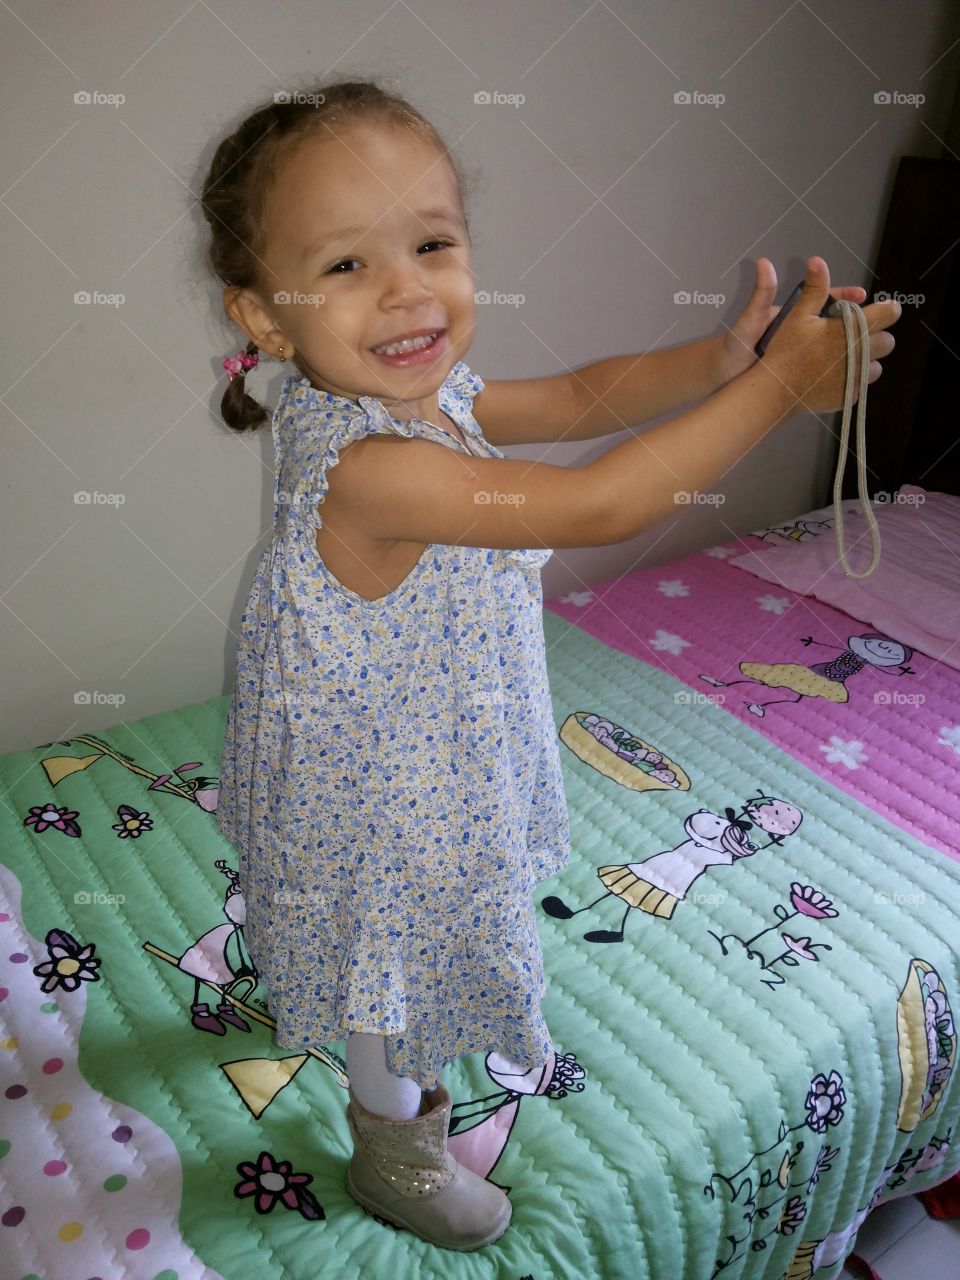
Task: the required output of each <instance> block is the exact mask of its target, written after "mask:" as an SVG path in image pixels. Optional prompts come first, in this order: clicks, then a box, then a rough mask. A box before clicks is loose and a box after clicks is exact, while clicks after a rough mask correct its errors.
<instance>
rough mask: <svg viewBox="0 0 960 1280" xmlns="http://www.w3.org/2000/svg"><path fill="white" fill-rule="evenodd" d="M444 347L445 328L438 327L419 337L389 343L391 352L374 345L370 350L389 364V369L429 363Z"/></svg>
mask: <svg viewBox="0 0 960 1280" xmlns="http://www.w3.org/2000/svg"><path fill="white" fill-rule="evenodd" d="M446 348H447V333H446V330H445V329H438V330H436V331H435V332H434V333H432V334H424V335H423V336H422V337H419V338H413V339H412V340H408V341H405V342H400V343H390V344H389V349H390V351H392V352H393V354H387V352H386V351H383V350H381V349H378V348H376V347H374V348H372V350H373V354H374V355H375V356H376V357H377V359H378V360H380V361H381V362H382V363H383V364H385V365H389V367H390V368H391V369H406V368H408V367H410V366H412V365H421V364H429V363H430V362H431V361H432V360H436V359H437V358H438V357H439V356H442V355H443V353H444V352H445V351H446Z"/></svg>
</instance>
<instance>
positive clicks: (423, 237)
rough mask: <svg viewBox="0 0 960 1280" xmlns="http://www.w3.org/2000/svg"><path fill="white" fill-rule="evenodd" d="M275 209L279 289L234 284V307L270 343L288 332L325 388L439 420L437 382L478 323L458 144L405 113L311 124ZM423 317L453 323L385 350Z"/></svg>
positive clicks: (302, 363)
mask: <svg viewBox="0 0 960 1280" xmlns="http://www.w3.org/2000/svg"><path fill="white" fill-rule="evenodd" d="M265 217H266V225H267V235H266V244H265V247H264V251H263V254H262V257H263V259H264V262H265V263H266V267H267V269H268V270H267V272H266V273H265V274H266V277H267V279H268V280H269V281H270V286H271V290H272V292H271V293H269V294H268V295H266V296H265V297H264V296H263V295H259V294H253V293H251V291H249V290H242V291H238V290H226V291H225V293H224V299H225V304H226V305H227V309H228V311H230V314H231V315H233V317H234V319H237V321H238V323H241V321H242V323H241V327H242V328H244V329H245V330H246V332H247V333H248V334H250V336H251V337H253V338H254V340H255V341H260V342H261V344H262V345H263V346H264V347H266V348H267V349H269V350H270V351H277V350H278V349H279V347H280V346H281V345H282V346H283V348H284V355H285V356H286V357H288V358H289V355H290V352H291V348H292V349H293V351H294V352H295V354H296V363H297V365H298V366H299V367H300V369H301V370H302V371H303V372H304V373H305V374H306V375H307V377H308V378H309V379H310V381H311V383H312V384H313V385H314V386H315V387H317V388H318V390H321V391H331V392H333V393H334V394H335V395H340V396H346V397H348V398H349V399H357V398H358V397H359V396H361V395H367V396H372V397H375V398H376V399H378V400H380V401H382V403H383V405H384V408H385V409H386V410H387V412H388V413H389V414H390V415H391V416H392V417H395V418H399V419H401V420H402V421H407V420H409V419H410V418H413V417H417V418H425V419H427V420H428V421H429V420H433V421H436V414H437V412H438V405H437V395H436V393H437V390H438V388H439V387H440V385H441V384H442V383H443V381H444V380H445V378H446V377H447V375H448V374H449V372H450V370H451V369H452V368H453V366H454V365H455V364H456V363H457V361H458V360H461V359H462V358H463V356H464V354H465V353H466V351H467V350H468V348H469V347H470V344H471V343H472V341H473V335H474V329H475V327H476V305H475V302H474V276H473V271H472V269H471V263H470V248H469V236H468V231H467V227H466V223H465V220H464V213H463V206H462V202H461V199H460V194H459V190H458V187H457V180H456V176H455V174H454V172H453V169H452V167H451V165H450V163H449V162H448V161H447V159H446V158H445V156H444V155H443V154H442V153H441V152H439V151H438V150H437V149H436V147H435V146H433V145H431V144H430V143H428V142H426V141H422V140H420V139H419V138H417V137H416V136H415V135H414V134H413V133H411V132H410V131H409V130H407V129H404V128H401V127H397V126H388V125H376V126H371V125H352V126H349V127H347V128H343V129H341V130H340V131H339V132H338V133H337V134H336V135H325V136H323V137H316V138H312V139H310V140H308V141H304V142H303V143H302V144H301V145H300V146H298V147H296V148H295V149H294V150H293V151H292V152H291V153H290V154H289V155H288V156H287V157H286V158H285V160H284V161H283V162H282V164H281V166H280V169H279V172H278V173H277V175H276V181H275V184H274V186H273V187H272V189H271V191H270V192H269V194H268V197H267V203H266V211H265ZM228 295H230V297H231V299H233V301H234V309H231V306H230V303H229V301H228ZM241 295H243V296H242V297H241ZM283 295H288V296H289V301H284V300H283ZM237 304H239V305H237ZM272 322H275V325H274V327H271V325H272ZM248 325H250V326H251V327H248ZM422 330H427V331H428V332H431V333H433V332H436V331H440V336H439V338H438V339H437V340H436V341H435V342H434V344H433V345H432V346H431V347H430V348H429V350H426V351H423V352H420V353H417V354H413V355H401V356H400V357H397V358H394V359H393V360H390V359H389V358H387V359H385V358H383V357H382V356H381V355H378V354H377V353H376V352H375V351H374V350H373V348H375V347H378V346H383V345H384V344H387V343H390V342H392V341H395V340H397V339H398V338H401V337H403V336H404V335H406V334H410V333H417V332H419V331H422ZM257 333H259V334H260V337H259V338H257V337H256V336H255V335H256V334H257Z"/></svg>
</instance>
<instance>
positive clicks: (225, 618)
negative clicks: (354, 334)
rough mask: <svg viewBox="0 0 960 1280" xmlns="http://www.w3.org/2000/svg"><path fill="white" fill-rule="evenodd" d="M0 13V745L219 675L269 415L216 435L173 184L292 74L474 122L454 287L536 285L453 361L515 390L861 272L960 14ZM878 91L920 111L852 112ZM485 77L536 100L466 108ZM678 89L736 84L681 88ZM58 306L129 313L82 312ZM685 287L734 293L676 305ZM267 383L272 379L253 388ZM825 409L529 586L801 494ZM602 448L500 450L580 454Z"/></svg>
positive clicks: (253, 540) (225, 342) (452, 120)
mask: <svg viewBox="0 0 960 1280" xmlns="http://www.w3.org/2000/svg"><path fill="white" fill-rule="evenodd" d="M818 15H819V16H818ZM0 31H2V48H3V54H2V60H3V76H2V90H0V92H2V109H3V119H4V125H5V127H4V130H3V136H2V140H0V148H2V161H3V183H2V189H3V197H2V200H3V207H2V209H0V220H2V225H3V231H4V235H3V246H2V255H3V267H4V272H3V278H4V281H5V289H4V304H5V305H4V308H3V317H4V336H3V344H2V352H3V362H4V366H5V367H4V370H3V373H2V376H0V385H2V388H3V395H2V398H0V414H2V430H3V440H4V466H3V496H4V502H3V508H2V528H0V538H2V547H3V559H2V579H0V600H2V603H3V605H4V606H5V607H4V608H3V609H0V643H2V646H3V654H4V664H3V671H4V677H5V678H4V681H3V711H4V716H3V727H2V736H0V751H10V750H14V749H17V748H26V747H32V746H35V745H38V744H40V743H42V742H47V741H51V740H54V739H60V738H68V737H69V736H70V735H71V733H74V732H78V731H82V730H94V731H95V730H97V729H98V728H102V727H104V726H107V725H110V724H112V723H115V722H116V721H118V720H120V719H123V720H134V719H137V718H139V717H141V716H144V715H148V714H152V713H154V712H158V711H163V710H167V709H170V708H174V707H177V706H182V705H185V704H187V703H191V702H196V701H200V700H203V699H206V698H209V697H212V696H215V695H220V694H222V693H225V692H229V690H230V688H231V685H232V678H233V671H232V662H233V652H234V646H235V636H236V631H237V628H238V624H239V620H240V616H241V613H242V610H243V605H244V603H245V599H246V593H247V590H248V587H249V584H250V580H251V577H252V574H253V572H254V569H255V566H256V562H257V558H258V556H259V554H260V551H261V549H262V547H263V545H264V540H265V538H267V537H268V534H269V524H270V518H271V504H272V465H273V459H272V449H271V441H270V435H269V431H266V432H262V433H260V435H259V436H257V437H254V438H253V439H246V438H239V437H237V436H235V435H234V434H233V433H231V432H229V431H228V429H227V428H226V427H225V426H223V424H222V423H220V420H219V415H218V412H217V406H218V404H219V399H220V395H221V393H222V386H223V382H222V379H223V376H224V375H223V372H222V370H221V367H220V361H221V360H222V358H223V356H224V355H226V354H227V353H228V352H229V351H232V350H234V349H235V348H236V347H237V346H238V345H239V341H238V339H239V337H240V335H239V334H238V333H237V332H236V331H233V330H232V329H231V327H230V326H228V324H227V322H226V320H225V318H224V316H223V313H222V307H221V303H220V291H219V288H218V286H217V285H216V283H215V282H214V281H212V280H211V279H209V278H206V277H204V276H203V274H202V266H201V261H202V245H203V241H202V235H203V231H204V229H205V224H204V223H203V222H202V219H201V217H200V214H199V210H198V209H197V207H196V204H195V201H196V196H197V194H198V192H199V187H200V182H201V179H202V177H203V175H204V173H205V171H206V168H207V165H208V164H209V161H210V158H211V156H212V153H213V149H214V146H215V144H216V141H217V140H218V139H219V137H220V136H221V135H222V133H223V132H224V131H225V130H226V128H227V127H228V126H232V125H233V124H234V123H236V122H238V121H239V119H240V118H241V117H242V115H243V114H245V113H246V112H247V111H248V110H251V109H253V107H254V106H255V105H257V104H259V103H260V101H261V100H263V99H264V98H265V97H267V96H269V95H270V94H272V93H273V92H274V91H275V90H276V89H278V88H282V87H284V86H285V84H286V83H287V80H288V79H289V78H292V79H293V80H294V81H295V82H296V83H297V84H298V85H300V84H302V82H303V79H304V77H305V76H307V75H315V76H316V79H317V80H318V81H324V80H327V79H329V78H330V77H331V76H336V77H337V78H340V77H343V76H367V75H369V76H373V77H376V78H378V79H381V80H382V81H383V82H385V83H386V84H387V85H388V87H393V88H395V89H397V90H399V91H400V92H401V93H404V94H405V95H406V96H408V97H409V98H410V99H411V100H412V101H413V102H414V103H415V105H417V106H418V107H419V108H420V109H421V110H422V111H424V113H425V114H427V115H428V116H429V117H430V118H431V119H432V120H433V121H434V122H435V124H436V125H437V126H438V127H439V128H440V130H441V132H442V133H444V135H445V136H446V138H447V139H448V141H449V142H451V143H453V142H454V141H456V139H457V138H458V137H460V136H461V135H464V134H465V136H464V137H463V141H462V143H461V145H460V147H459V149H458V150H459V155H460V157H461V160H462V162H463V164H464V166H465V167H466V169H467V170H468V171H469V172H471V173H475V174H477V175H478V179H479V180H478V184H477V196H476V199H475V201H474V203H473V206H472V208H471V210H470V216H471V228H472V231H473V234H474V242H475V249H476V253H475V265H476V267H477V271H478V286H479V287H480V288H484V289H488V290H491V291H492V290H498V291H500V292H502V293H517V292H520V293H523V294H524V295H525V297H526V301H525V303H524V305H523V306H522V307H520V308H510V307H507V306H496V307H488V308H484V309H483V310H482V312H481V318H480V326H479V330H478V338H477V341H476V343H475V346H474V347H473V349H472V350H471V352H470V356H469V359H468V363H469V364H470V366H471V367H472V368H473V369H475V370H476V371H477V372H479V373H480V374H481V375H482V376H483V377H485V378H499V377H503V378H515V377H524V376H537V375H541V374H548V373H554V372H557V371H558V370H560V369H562V368H564V367H567V368H571V367H574V368H579V367H581V366H583V365H584V364H586V363H588V362H590V361H592V360H597V359H602V358H604V357H607V356H611V355H620V354H624V353H629V352H639V351H643V350H646V349H650V348H652V347H656V346H662V345H668V346H672V345H674V344H676V343H679V342H683V341H689V340H691V339H693V338H696V337H700V336H702V335H705V334H708V333H712V332H719V331H720V326H721V325H722V324H731V323H732V322H733V321H734V319H735V318H736V316H737V315H738V314H739V312H740V310H741V309H742V307H743V306H744V305H745V303H746V301H747V298H748V296H749V291H750V287H751V285H752V282H753V273H754V261H755V259H756V258H757V257H760V256H765V257H769V258H771V259H772V260H773V261H774V263H775V264H776V267H777V270H778V274H779V276H780V281H781V285H782V286H783V288H784V290H786V288H787V287H788V286H789V285H790V284H792V283H793V282H794V281H795V280H796V279H799V278H800V276H801V275H802V271H803V263H804V261H805V259H806V258H807V257H808V256H809V255H810V254H812V253H816V254H819V255H821V256H822V257H824V258H825V259H826V260H827V262H828V264H829V266H830V269H831V276H832V279H833V281H834V282H835V283H855V284H864V285H869V283H870V272H871V266H872V263H873V261H874V257H875V254H876V250H877V245H878V239H879V235H880V231H881V228H882V225H883V220H884V216H885V210H886V205H887V200H888V198H889V194H890V190H891V185H892V180H893V175H894V173H895V169H896V163H897V159H898V157H899V156H900V155H901V154H903V153H911V154H924V155H938V154H939V150H940V146H939V141H938V135H942V133H943V129H944V126H945V122H946V120H947V117H948V114H949V109H950V105H951V97H952V90H951V82H952V79H953V78H954V77H955V75H956V60H957V56H958V50H956V49H952V48H951V46H952V44H953V42H954V41H955V40H956V38H957V36H958V34H960V31H958V20H957V14H956V11H955V9H952V8H951V6H949V5H948V4H947V3H946V2H945V0H944V2H942V3H941V2H934V0H923V2H921V3H914V4H910V5H903V4H901V3H897V2H896V0H882V2H881V3H877V2H876V0H869V2H868V0H859V2H850V3H845V4H843V5H824V4H822V3H816V4H807V3H804V0H800V2H799V3H796V4H794V5H788V4H781V5H777V6H773V5H770V4H768V3H763V0H742V2H741V3H726V4H722V5H717V4H711V3H695V2H694V0H675V2H674V3H670V4H654V3H651V2H649V0H645V2H643V3H641V2H639V0H611V2H610V3H605V2H604V0H598V3H595V4H592V5H591V4H588V3H586V2H585V0H525V3H524V4H522V5H517V4H516V3H513V2H511V0H487V2H485V3H484V2H480V3H478V2H476V0H472V2H471V3H466V0H457V2H454V3H451V2H450V0H415V2H410V3H407V2H406V0H398V2H397V3H395V4H393V5H392V6H390V5H388V4H387V3H385V2H381V0H353V3H351V4H349V5H346V4H334V3H330V2H329V0H325V2H321V3H318V2H317V0H283V2H280V3H274V4H271V5H264V4H263V3H261V2H259V0H258V2H256V3H254V2H253V0H249V2H247V0H243V2H239V3H238V2H233V0H219V3H213V4H211V5H210V6H209V7H208V6H207V5H206V4H205V3H203V0H201V2H200V3H197V4H194V5H192V6H188V5H186V4H184V3H179V2H178V3H170V0H163V2H160V3H152V4H150V5H129V4H119V3H113V4H110V3H98V4H92V3H77V2H75V0H73V2H71V3H64V2H63V0H57V2H48V3H45V4H42V5H39V4H30V3H25V2H24V0H20V2H19V3H14V4H12V5H11V6H4V8H3V10H2V12H0ZM880 89H891V90H892V89H897V90H900V91H901V92H907V93H923V94H924V95H925V96H926V102H925V103H924V104H923V105H922V106H919V107H915V106H907V105H900V106H896V105H893V106H883V107H881V106H877V105H875V104H874V100H873V95H874V93H875V92H876V91H877V90H880ZM481 90H487V91H497V92H499V93H503V94H524V95H525V97H526V101H525V102H524V104H523V105H522V106H521V107H519V108H518V107H512V106H506V105H500V106H496V105H488V106H478V105H476V104H475V102H474V94H475V93H476V92H478V91H481ZM679 90H690V91H699V92H700V93H703V94H715V93H722V94H724V95H725V99H726V100H725V102H724V103H723V105H722V106H720V107H714V106H708V105H678V104H676V103H675V102H674V94H675V93H676V92H677V91H679ZM80 91H96V92H99V93H101V94H117V93H120V94H124V95H125V101H124V102H123V104H122V105H121V106H119V107H116V106H111V105H106V104H101V105H98V104H89V105H76V104H75V103H74V94H75V93H77V92H80ZM604 193H606V194H604ZM598 197H603V201H604V203H595V202H596V201H597V199H598ZM78 290H87V291H98V292H99V293H101V294H118V293H122V294H123V295H124V298H125V301H124V302H123V303H122V305H120V306H116V307H113V306H109V305H85V306H84V305H77V304H75V303H74V294H75V292H76V291H78ZM678 290H688V291H693V290H698V291H700V292H701V293H704V294H709V293H721V294H723V295H724V297H725V301H724V303H723V304H722V305H721V306H719V307H711V306H677V305H675V304H674V301H673V297H674V293H675V292H676V291H678ZM279 379H280V372H279V367H278V366H276V365H269V366H267V365H265V366H264V368H263V369H261V370H258V371H257V372H256V373H255V374H254V375H253V387H254V389H255V392H256V393H258V394H259V395H260V397H261V398H268V397H270V398H272V397H275V395H276V391H277V388H278V386H279ZM880 394H882V379H881V382H880V384H879V386H878V387H876V388H872V389H871V396H873V395H880ZM835 425H836V420H835V418H834V417H833V416H832V415H830V416H825V417H824V419H823V420H822V421H821V420H820V419H818V418H815V417H803V418H795V419H793V420H792V421H791V422H790V423H789V424H788V425H787V426H786V427H784V428H781V429H779V430H778V431H777V432H775V433H774V434H773V435H772V436H770V437H769V438H768V439H767V440H765V441H764V442H763V443H761V444H760V445H759V446H757V447H756V448H755V449H753V450H752V451H751V452H750V453H749V454H748V456H747V457H746V458H744V459H743V460H742V462H741V463H739V464H738V465H737V466H736V467H735V468H734V469H733V470H732V471H731V472H730V473H729V474H728V475H727V476H726V477H725V478H724V480H723V481H722V482H721V483H720V484H719V485H718V486H717V491H718V492H720V493H722V494H723V495H724V496H725V499H726V501H725V504H724V505H723V506H720V507H717V508H714V507H699V508H694V507H689V506H687V507H683V508H678V509H677V513H676V516H675V517H671V518H670V519H669V520H666V521H663V522H662V523H661V524H660V525H657V526H656V527H655V528H653V529H651V530H649V531H648V532H647V533H646V534H644V535H643V536H642V537H640V538H637V539H636V540H635V541H632V542H629V543H622V544H619V545H616V546H612V547H603V548H597V549H585V550H582V551H569V550H559V551H557V552H556V554H555V555H554V558H553V559H552V560H551V562H550V563H549V565H548V566H547V569H546V571H545V574H544V592H545V595H546V597H547V598H549V597H550V596H553V595H558V594H561V593H564V592H566V591H568V590H573V589H576V588H578V587H580V586H582V585H583V584H585V583H592V582H597V581H601V580H603V579H604V578H608V577H611V576H614V575H615V574H618V573H621V572H626V571H628V570H629V569H630V568H631V567H633V566H635V565H637V564H655V563H660V562H663V561H665V560H667V559H669V558H670V557H672V556H675V555H679V554H683V553H685V552H687V551H689V550H692V549H694V548H696V547H700V546H708V545H711V544H712V543H715V542H719V541H722V540H724V539H726V538H728V537H731V536H733V534H734V533H740V532H744V531H746V530H749V529H751V528H757V527H759V526H761V525H763V524H766V523H769V522H772V521H775V520H779V519H784V518H787V517H789V516H791V515H794V514H798V513H799V512H801V511H803V510H805V509H808V508H810V507H811V506H814V505H816V504H817V503H818V502H820V501H822V499H823V495H824V493H825V492H826V489H827V485H828V482H829V476H830V472H831V469H832V465H833V459H834V448H835V435H834V432H833V427H834V426H835ZM623 438H625V437H624V436H622V435H618V436H612V437H608V438H606V439H603V440H599V441H590V442H586V443H584V444H580V445H577V444H565V445H559V446H553V447H550V448H549V449H542V450H538V449H532V448H529V447H527V448H516V449H511V450H510V451H509V452H510V453H511V454H514V455H515V456H518V457H531V458H545V459H546V460H548V461H550V462H552V463H555V464H564V465H572V464H576V463H580V462H585V461H587V460H588V459H590V458H592V457H595V456H597V454H598V452H603V451H605V450H606V449H608V448H609V447H611V445H612V444H614V443H616V442H618V441H619V440H621V439H623ZM77 491H87V492H97V493H100V494H120V495H122V496H123V499H124V502H123V505H122V506H119V507H118V506H114V505H100V504H91V505H77V504H75V502H74V494H75V492H77ZM80 691H86V692H87V693H89V694H93V695H96V696H99V697H100V698H102V697H103V696H104V695H107V696H109V697H112V698H114V699H116V698H117V697H119V696H122V697H123V698H124V701H123V703H122V704H120V703H118V702H116V701H114V702H103V701H101V702H99V703H95V704H93V705H78V704H77V703H76V701H75V698H76V696H77V694H78V693H79V692H80Z"/></svg>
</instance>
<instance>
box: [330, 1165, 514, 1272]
mask: <svg viewBox="0 0 960 1280" xmlns="http://www.w3.org/2000/svg"><path fill="white" fill-rule="evenodd" d="M347 1190H348V1191H349V1192H350V1195H351V1196H352V1197H353V1199H354V1200H356V1202H357V1204H358V1205H359V1206H360V1208H361V1209H362V1210H363V1211H364V1213H368V1214H370V1216H371V1217H373V1218H377V1219H379V1220H380V1221H381V1222H385V1223H388V1224H389V1225H390V1226H391V1227H398V1228H399V1229H400V1230H401V1231H411V1232H413V1234H414V1235H415V1236H417V1237H419V1239H421V1240H425V1241H426V1242H427V1244H435V1245H437V1246H438V1248H441V1249H456V1250H457V1252H458V1253H470V1252H472V1251H473V1250H474V1249H482V1248H483V1247H484V1245H488V1244H493V1242H494V1240H499V1239H500V1237H501V1236H502V1235H503V1233H504V1232H505V1231H506V1229H507V1227H509V1225H510V1218H507V1221H506V1223H505V1224H504V1225H503V1226H502V1227H498V1228H497V1229H496V1230H494V1231H492V1232H491V1233H490V1235H488V1236H484V1238H483V1239H482V1240H475V1241H474V1242H473V1243H471V1244H451V1243H449V1242H448V1241H445V1240H438V1239H437V1238H436V1237H435V1236H429V1235H427V1234H426V1233H425V1232H422V1231H417V1230H416V1229H415V1228H414V1227H413V1226H411V1224H410V1223H409V1222H404V1220H403V1219H402V1218H400V1217H397V1216H395V1215H394V1214H389V1213H387V1212H386V1210H385V1209H383V1208H382V1207H381V1206H380V1205H378V1204H377V1203H376V1202H375V1201H373V1200H368V1199H366V1197H364V1196H361V1195H360V1193H359V1192H358V1191H357V1189H356V1187H355V1186H354V1185H353V1179H352V1178H351V1177H350V1169H349V1167H348V1168H347Z"/></svg>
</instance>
